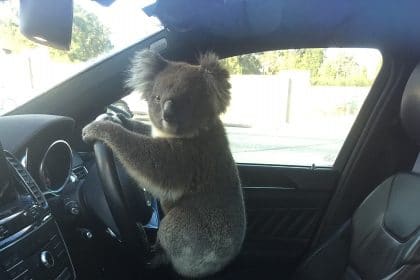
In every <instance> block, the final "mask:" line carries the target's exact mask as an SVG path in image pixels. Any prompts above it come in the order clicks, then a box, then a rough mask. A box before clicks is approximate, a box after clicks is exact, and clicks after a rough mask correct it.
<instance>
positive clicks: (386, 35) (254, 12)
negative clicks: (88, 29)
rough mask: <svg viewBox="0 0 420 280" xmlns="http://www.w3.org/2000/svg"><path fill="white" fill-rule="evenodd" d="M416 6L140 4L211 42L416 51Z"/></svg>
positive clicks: (230, 0)
mask: <svg viewBox="0 0 420 280" xmlns="http://www.w3.org/2000/svg"><path fill="white" fill-rule="evenodd" d="M97 1H98V2H103V3H104V4H107V5H109V3H110V2H112V1H109V0H107V1H104V0H97ZM119 1H122V0H119ZM419 10H420V1H418V0H405V1H395V0H370V1H366V0H320V1H307V0H283V1H279V0H264V1H260V0H211V1H209V0H202V1H196V0H157V1H156V2H155V3H154V4H152V5H150V6H148V7H146V8H145V9H144V11H145V12H146V13H147V14H148V15H149V16H156V17H158V18H159V20H160V21H161V22H162V23H163V25H164V26H165V27H167V28H168V29H169V30H171V31H172V32H184V33H185V32H191V33H192V34H198V33H200V34H203V35H204V34H205V36H202V37H203V38H207V40H206V41H211V43H212V44H211V45H212V46H217V45H222V44H221V43H222V42H225V45H230V47H232V44H233V45H238V46H240V45H243V43H244V42H260V40H259V39H261V38H264V39H266V38H270V41H269V42H267V41H266V40H263V42H264V44H265V47H267V43H271V45H273V46H274V45H276V46H277V45H278V44H279V43H281V42H285V41H287V42H288V45H285V46H284V47H295V48H297V47H301V46H302V47H304V46H306V45H308V44H311V45H312V46H322V47H324V46H326V45H328V46H361V47H374V48H379V49H388V50H391V51H392V50H394V51H402V50H403V51H404V52H407V51H408V52H409V53H410V54H416V55H417V54H419V53H420V47H419V46H420V29H419V28H418V26H420V17H419V16H418V11H419ZM226 40H228V42H229V44H226ZM258 47H259V46H258V45H256V46H254V48H255V49H258Z"/></svg>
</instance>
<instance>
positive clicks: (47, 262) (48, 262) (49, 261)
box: [41, 251, 54, 268]
mask: <svg viewBox="0 0 420 280" xmlns="http://www.w3.org/2000/svg"><path fill="white" fill-rule="evenodd" d="M41 263H42V264H43V265H44V266H45V267H46V268H51V267H53V266H54V256H53V255H52V254H51V253H50V252H49V251H42V252H41Z"/></svg>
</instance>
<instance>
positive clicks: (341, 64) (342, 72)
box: [314, 54, 372, 86]
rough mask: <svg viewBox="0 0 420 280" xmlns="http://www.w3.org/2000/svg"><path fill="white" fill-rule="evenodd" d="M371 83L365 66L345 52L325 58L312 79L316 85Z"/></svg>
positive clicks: (361, 84) (363, 84)
mask: <svg viewBox="0 0 420 280" xmlns="http://www.w3.org/2000/svg"><path fill="white" fill-rule="evenodd" d="M371 83H372V81H371V80H369V78H368V75H367V69H366V67H363V66H361V65H359V64H358V63H357V62H356V61H355V60H354V58H353V57H352V56H348V55H345V54H339V55H338V56H336V57H334V58H332V59H328V60H326V61H325V62H324V63H323V64H322V65H321V67H320V69H319V74H318V76H317V77H316V79H315V81H314V84H316V85H326V86H368V85H370V84H371Z"/></svg>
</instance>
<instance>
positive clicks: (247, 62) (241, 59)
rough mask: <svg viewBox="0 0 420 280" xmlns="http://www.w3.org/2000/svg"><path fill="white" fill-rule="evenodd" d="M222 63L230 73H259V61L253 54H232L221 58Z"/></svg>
mask: <svg viewBox="0 0 420 280" xmlns="http://www.w3.org/2000/svg"><path fill="white" fill-rule="evenodd" d="M222 65H223V66H224V67H226V69H228V71H229V73H231V74H243V75H251V74H261V70H260V68H261V63H260V61H259V59H258V57H257V56H256V55H255V54H244V55H238V56H232V57H229V58H226V59H223V60H222Z"/></svg>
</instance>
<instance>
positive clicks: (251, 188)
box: [238, 165, 338, 265]
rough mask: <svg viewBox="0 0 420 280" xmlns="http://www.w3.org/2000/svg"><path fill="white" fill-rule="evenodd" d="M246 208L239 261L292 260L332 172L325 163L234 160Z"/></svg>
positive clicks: (312, 226) (318, 211) (324, 198)
mask: <svg viewBox="0 0 420 280" xmlns="http://www.w3.org/2000/svg"><path fill="white" fill-rule="evenodd" d="M238 168H239V173H240V176H241V180H242V185H243V190H244V196H245V205H246V211H247V235H246V239H245V243H244V246H243V250H242V253H241V256H240V257H241V260H242V261H243V262H249V263H254V264H255V263H256V262H261V263H267V262H275V263H277V265H282V264H284V265H287V264H292V263H296V262H297V261H298V260H299V258H300V257H301V256H302V255H303V254H304V252H305V249H307V248H308V246H309V245H310V242H311V238H312V237H313V234H314V233H315V231H316V229H317V226H318V223H319V221H320V218H321V217H322V214H323V211H324V210H325V209H326V207H327V204H328V201H329V198H330V196H331V194H332V190H333V188H334V185H335V182H336V180H337V178H338V172H337V171H334V170H333V169H329V168H315V169H312V168H309V167H289V166H268V165H267V166H265V165H239V166H238Z"/></svg>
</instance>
